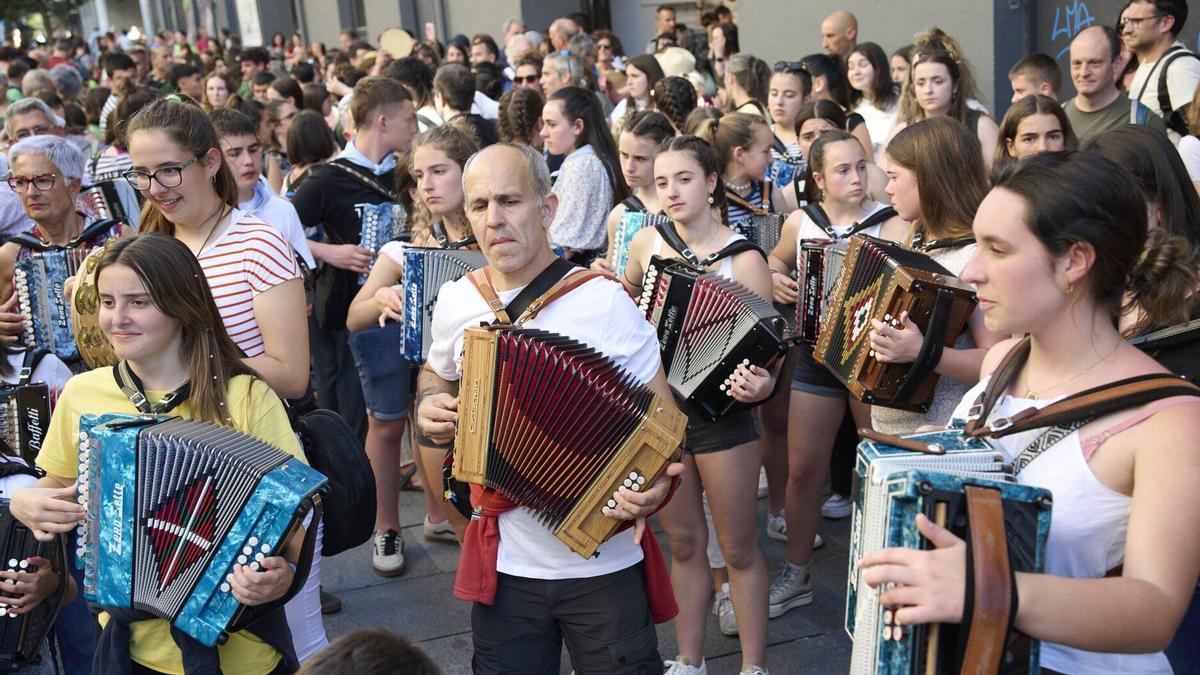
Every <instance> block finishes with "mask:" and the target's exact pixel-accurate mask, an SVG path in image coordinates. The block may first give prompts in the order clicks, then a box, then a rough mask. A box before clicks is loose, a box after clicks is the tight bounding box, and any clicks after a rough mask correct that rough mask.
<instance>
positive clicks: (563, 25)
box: [549, 17, 579, 51]
mask: <svg viewBox="0 0 1200 675" xmlns="http://www.w3.org/2000/svg"><path fill="white" fill-rule="evenodd" d="M578 32H579V24H577V23H575V22H574V21H572V20H571V19H568V18H566V17H563V18H561V19H555V20H554V23H552V24H550V30H549V33H550V44H552V45H554V49H555V51H561V50H563V49H566V48H567V43H568V42H570V40H571V38H573V37H575V34H576V33H578Z"/></svg>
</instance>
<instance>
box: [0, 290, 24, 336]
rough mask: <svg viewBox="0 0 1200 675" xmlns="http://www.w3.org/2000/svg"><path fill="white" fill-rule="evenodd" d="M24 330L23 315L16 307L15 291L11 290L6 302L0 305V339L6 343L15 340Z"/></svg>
mask: <svg viewBox="0 0 1200 675" xmlns="http://www.w3.org/2000/svg"><path fill="white" fill-rule="evenodd" d="M23 332H25V315H23V314H21V313H20V311H18V309H17V293H16V291H13V294H12V297H10V298H9V299H8V302H6V303H4V305H2V306H0V340H2V341H4V342H8V343H13V342H16V341H17V337H18V336H20V335H21V333H23Z"/></svg>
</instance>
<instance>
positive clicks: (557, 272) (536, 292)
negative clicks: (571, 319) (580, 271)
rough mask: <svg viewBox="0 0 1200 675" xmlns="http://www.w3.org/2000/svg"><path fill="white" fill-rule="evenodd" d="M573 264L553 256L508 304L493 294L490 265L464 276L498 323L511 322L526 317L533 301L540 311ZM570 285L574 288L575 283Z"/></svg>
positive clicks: (494, 290) (559, 293)
mask: <svg viewBox="0 0 1200 675" xmlns="http://www.w3.org/2000/svg"><path fill="white" fill-rule="evenodd" d="M575 267H576V265H575V264H574V263H572V262H571V261H569V260H565V259H563V258H555V259H554V262H552V263H550V264H549V265H547V266H546V269H544V270H542V271H541V272H539V273H538V275H537V276H536V277H534V279H533V281H531V282H529V285H527V286H526V287H525V288H524V289H522V290H521V292H520V293H518V294H517V297H515V298H513V300H512V302H510V303H508V305H507V306H505V304H504V302H503V301H502V300H500V296H499V294H498V293H496V287H495V286H493V285H492V269H491V266H488V267H483V268H481V269H477V270H475V271H473V272H470V273H469V274H468V275H467V279H469V280H470V282H471V284H472V285H473V286H475V290H477V291H479V295H481V296H483V299H484V300H485V301H486V302H487V303H488V307H489V308H490V309H491V310H492V314H495V315H496V320H497V321H498V322H500V323H502V324H514V323H520V322H521V321H522V320H525V319H527V317H526V316H525V315H526V312H527V310H528V309H529V308H530V307H532V306H533V305H534V304H535V302H537V303H538V305H537V311H541V308H542V307H544V306H545V305H546V304H547V303H548V302H549V301H550V300H546V299H543V298H544V296H546V295H547V294H548V293H549V292H551V291H553V290H554V288H555V286H556V284H557V283H559V282H561V281H563V280H564V277H566V276H567V274H568V273H569V272H570V271H571V270H573V269H575ZM588 278H589V279H590V278H591V277H590V276H589V277H588ZM581 283H582V282H581ZM571 288H574V286H572V287H571ZM567 290H570V289H567ZM565 292H566V291H561V292H557V293H556V294H555V296H554V297H558V296H559V295H562V294H563V293H565ZM552 299H553V298H551V300H552ZM538 301H540V302H538ZM514 315H515V320H514Z"/></svg>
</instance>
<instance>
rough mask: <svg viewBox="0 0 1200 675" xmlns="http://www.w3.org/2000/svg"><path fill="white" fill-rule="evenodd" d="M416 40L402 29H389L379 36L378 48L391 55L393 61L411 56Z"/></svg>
mask: <svg viewBox="0 0 1200 675" xmlns="http://www.w3.org/2000/svg"><path fill="white" fill-rule="evenodd" d="M415 45H416V40H414V39H413V36H411V35H409V34H408V31H406V30H404V29H403V28H389V29H387V30H385V31H383V32H382V33H380V34H379V48H380V49H381V50H384V51H386V52H387V53H389V54H391V55H392V58H393V59H402V58H404V57H406V56H408V55H409V54H412V50H413V47H414V46H415Z"/></svg>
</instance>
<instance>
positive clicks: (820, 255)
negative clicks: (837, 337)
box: [796, 239, 850, 347]
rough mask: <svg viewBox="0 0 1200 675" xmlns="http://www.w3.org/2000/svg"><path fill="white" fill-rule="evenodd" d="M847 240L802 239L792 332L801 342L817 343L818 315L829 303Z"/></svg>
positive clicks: (819, 328)
mask: <svg viewBox="0 0 1200 675" xmlns="http://www.w3.org/2000/svg"><path fill="white" fill-rule="evenodd" d="M849 245H850V242H849V240H846V239H842V240H835V239H802V240H800V255H799V256H797V259H798V261H799V264H798V267H799V269H798V270H797V271H796V277H797V279H798V280H799V282H800V284H799V285H800V299H799V300H797V301H796V333H797V334H798V336H799V337H800V339H801V340H803V341H804V343H805V344H807V345H808V346H810V347H812V346H815V345H816V344H817V336H818V335H820V332H821V315H822V314H824V313H825V308H826V307H827V306H828V304H829V296H830V295H831V294H832V293H833V287H834V284H835V282H836V281H837V274H838V271H839V270H841V269H842V260H844V259H845V257H846V248H847V247H848V246H849Z"/></svg>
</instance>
